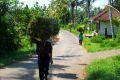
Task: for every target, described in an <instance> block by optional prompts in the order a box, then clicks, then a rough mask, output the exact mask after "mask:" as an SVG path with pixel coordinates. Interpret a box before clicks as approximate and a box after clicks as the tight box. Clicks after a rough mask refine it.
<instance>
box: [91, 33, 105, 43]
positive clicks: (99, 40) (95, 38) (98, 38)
mask: <svg viewBox="0 0 120 80" xmlns="http://www.w3.org/2000/svg"><path fill="white" fill-rule="evenodd" d="M103 40H105V36H103V35H98V36H93V37H91V42H93V43H102V42H103Z"/></svg>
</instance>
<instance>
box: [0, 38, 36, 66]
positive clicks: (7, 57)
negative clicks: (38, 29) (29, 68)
mask: <svg viewBox="0 0 120 80" xmlns="http://www.w3.org/2000/svg"><path fill="white" fill-rule="evenodd" d="M22 46H23V47H22V48H20V49H18V50H17V51H14V52H7V51H6V53H5V54H4V55H1V56H0V68H2V67H4V66H7V65H9V64H11V63H14V62H17V61H20V60H23V59H26V58H29V57H31V56H32V55H33V54H34V51H35V45H34V44H32V45H30V42H29V41H28V38H25V37H24V38H23V39H22Z"/></svg>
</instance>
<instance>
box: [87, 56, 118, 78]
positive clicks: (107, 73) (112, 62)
mask: <svg viewBox="0 0 120 80" xmlns="http://www.w3.org/2000/svg"><path fill="white" fill-rule="evenodd" d="M87 73H88V74H87V75H88V77H87V80H120V56H115V57H111V58H107V59H102V60H96V61H94V62H93V63H92V64H90V65H89V66H88V67H87Z"/></svg>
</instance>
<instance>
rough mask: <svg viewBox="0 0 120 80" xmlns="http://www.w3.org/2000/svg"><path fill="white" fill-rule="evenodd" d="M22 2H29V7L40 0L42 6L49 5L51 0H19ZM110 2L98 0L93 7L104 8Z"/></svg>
mask: <svg viewBox="0 0 120 80" xmlns="http://www.w3.org/2000/svg"><path fill="white" fill-rule="evenodd" d="M19 1H20V2H24V4H28V6H29V7H32V6H34V3H35V2H39V4H40V5H41V6H43V5H44V4H45V5H46V6H48V4H49V3H50V1H51V0H19ZM106 4H108V0H97V1H96V2H95V3H94V4H93V7H101V8H104V7H105V5H106Z"/></svg>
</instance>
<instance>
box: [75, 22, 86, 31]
mask: <svg viewBox="0 0 120 80" xmlns="http://www.w3.org/2000/svg"><path fill="white" fill-rule="evenodd" d="M84 27H85V25H84V24H77V25H76V30H77V31H78V32H84Z"/></svg>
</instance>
